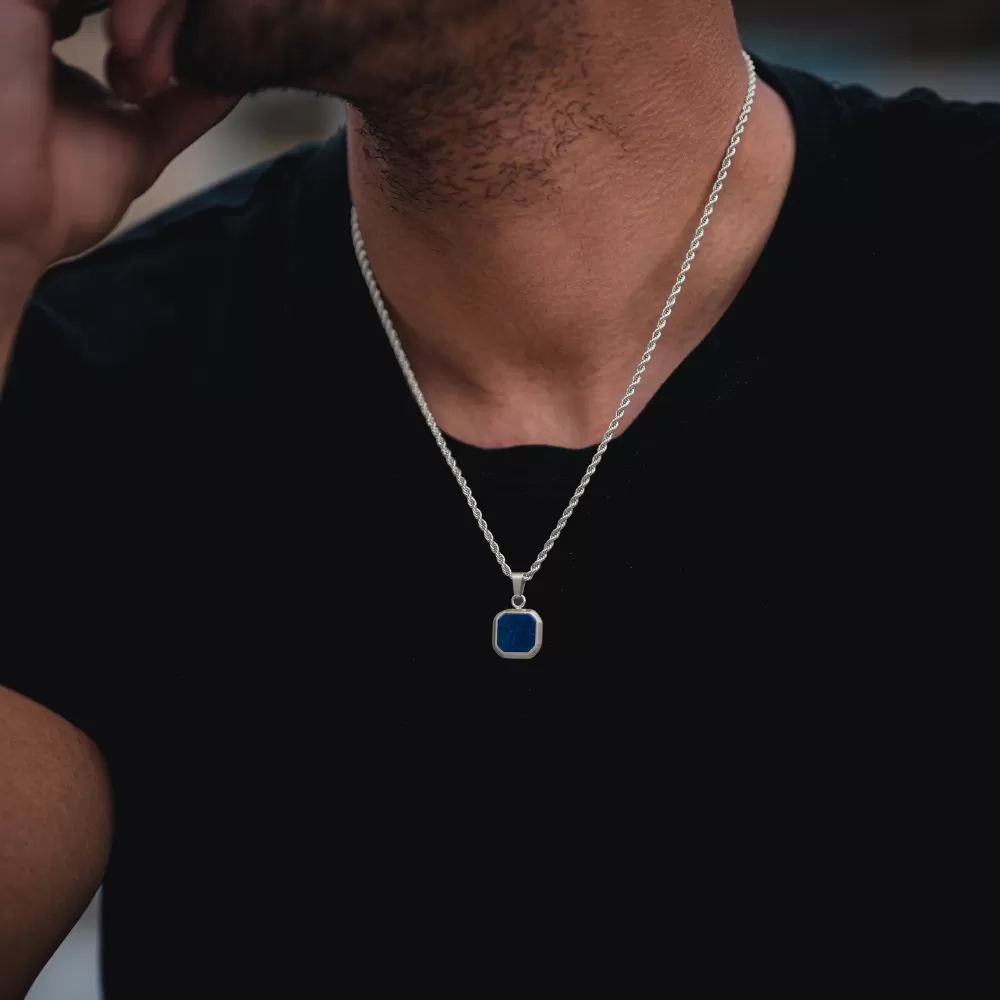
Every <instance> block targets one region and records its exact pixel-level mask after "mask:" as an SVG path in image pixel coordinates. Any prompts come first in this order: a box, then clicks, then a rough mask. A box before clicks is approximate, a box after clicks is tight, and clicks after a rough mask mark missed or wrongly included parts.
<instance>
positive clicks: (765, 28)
mask: <svg viewBox="0 0 1000 1000" xmlns="http://www.w3.org/2000/svg"><path fill="white" fill-rule="evenodd" d="M692 2H694V0H692ZM734 3H735V6H736V12H737V16H738V17H739V20H740V24H741V27H742V30H743V36H744V44H745V45H746V47H747V48H749V49H750V50H751V51H753V52H754V53H756V54H757V55H760V56H762V57H764V58H765V59H768V60H771V61H773V62H779V63H785V64H786V65H791V66H797V67H799V68H802V69H808V70H811V71H812V72H814V73H816V74H817V75H819V76H822V77H824V78H826V79H829V80H837V81H839V82H841V83H863V84H866V85H867V86H869V87H871V88H872V89H874V90H877V91H879V92H881V93H884V94H898V93H901V92H902V91H904V90H907V89H909V88H910V87H914V86H927V87H931V88H933V89H935V90H937V91H939V92H940V93H941V94H943V95H944V96H946V97H950V98H956V99H961V100H970V101H984V100H993V101H1000V4H997V3H996V0H950V2H948V3H941V2H940V0H734ZM61 50H62V51H61V54H62V55H63V56H64V57H66V58H68V59H70V60H71V61H73V62H76V63H78V64H79V65H83V66H85V67H87V68H88V69H90V70H91V71H92V72H98V70H99V67H100V66H101V62H102V54H103V41H102V35H101V31H100V26H99V24H95V23H91V24H89V25H88V26H87V27H86V29H85V30H84V31H83V32H82V33H81V34H80V35H78V36H77V37H76V38H74V39H71V40H70V41H68V42H66V43H64V44H63V45H62V46H61ZM341 121H342V109H341V108H340V106H339V104H338V103H337V102H336V101H325V100H321V99H319V98H316V97H312V96H308V95H295V94H284V93H282V94H267V95H262V96H260V97H256V98H254V99H252V100H248V101H246V102H245V103H244V104H243V106H242V107H241V108H240V109H239V110H238V111H237V112H236V113H235V114H234V115H233V116H232V117H231V118H230V119H229V120H228V121H227V122H226V123H224V124H223V125H222V126H221V127H220V128H219V129H217V130H216V131H215V132H214V133H212V134H211V135H210V136H208V137H206V138H205V139H204V140H202V141H201V142H200V143H199V144H198V145H197V146H195V147H193V148H192V149H191V150H189V151H188V152H187V153H186V154H185V155H184V156H183V157H181V158H180V159H179V160H178V161H177V162H176V163H174V165H173V166H172V167H171V168H170V170H168V172H167V174H166V175H165V176H164V177H163V179H162V180H161V182H160V183H159V184H157V185H156V187H155V188H154V189H153V190H152V191H151V192H150V193H149V194H148V195H146V196H145V197H144V198H143V199H142V200H141V201H140V202H139V203H137V205H136V206H135V208H134V209H133V211H132V213H131V215H130V216H129V218H128V219H127V220H126V224H129V223H131V222H134V221H137V220H138V219H139V218H141V217H143V216H145V215H147V214H149V213H151V212H154V211H156V210H158V209H159V208H162V207H163V206H164V205H166V204H169V203H170V202H172V201H174V200H176V199H177V198H180V197H183V196H184V195H185V194H187V193H189V192H191V191H193V190H196V189H198V188H201V187H204V186H206V185H208V184H211V183H212V182H213V181H215V180H217V179H218V178H220V177H222V176H225V175H226V174H229V173H232V172H233V171H236V170H239V169H241V168H242V167H244V166H247V165H249V164H251V163H254V162H256V161H258V160H261V159H265V158H267V157H270V156H273V155H275V154H276V153H278V152H280V151H281V150H283V149H286V148H288V147H290V146H293V145H296V144H297V143H299V142H303V141H306V140H309V139H313V138H319V137H321V136H324V135H328V134H330V132H332V131H333V130H334V129H336V128H337V126H338V124H339V123H340V122H341ZM97 934H98V920H97V904H96V903H95V905H94V906H92V907H91V908H90V910H89V911H88V913H87V915H86V916H85V917H84V918H83V920H81V922H80V924H79V925H78V927H77V929H76V930H75V931H74V932H73V934H71V935H70V937H69V938H68V939H67V941H66V943H65V944H64V945H63V947H62V948H61V949H60V951H59V953H58V954H57V955H56V956H55V958H54V959H53V960H52V962H50V963H49V965H48V967H47V968H46V970H45V972H44V973H43V974H42V976H41V978H40V979H39V980H38V982H37V983H36V985H35V987H34V989H33V990H32V992H31V993H30V995H29V1000H98V998H99V996H100V992H99V986H98V977H97V945H98V940H97Z"/></svg>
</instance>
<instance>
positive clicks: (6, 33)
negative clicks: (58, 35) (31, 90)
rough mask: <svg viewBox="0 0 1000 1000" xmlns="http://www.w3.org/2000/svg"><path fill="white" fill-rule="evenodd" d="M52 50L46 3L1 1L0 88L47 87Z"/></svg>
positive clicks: (28, 0) (19, 0)
mask: <svg viewBox="0 0 1000 1000" xmlns="http://www.w3.org/2000/svg"><path fill="white" fill-rule="evenodd" d="M51 50H52V26H51V23H50V21H49V10H48V4H47V3H43V2H37V3H36V2H33V0H0V87H2V88H3V89H4V90H5V91H6V90H8V89H9V88H15V89H16V90H18V91H20V90H21V89H22V88H24V87H38V86H43V85H47V84H48V79H49V53H50V52H51Z"/></svg>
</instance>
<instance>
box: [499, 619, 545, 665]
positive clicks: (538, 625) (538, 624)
mask: <svg viewBox="0 0 1000 1000" xmlns="http://www.w3.org/2000/svg"><path fill="white" fill-rule="evenodd" d="M506 615H531V617H532V618H534V619H535V645H534V646H532V648H531V649H530V650H529V651H528V652H527V653H505V652H504V651H503V650H502V649H501V648H500V647H499V646H498V645H497V628H498V627H499V625H500V619H501V618H503V617H505V616H506ZM541 648H542V616H541V615H540V614H539V613H538V612H537V611H532V610H531V608H521V609H520V610H518V609H516V608H507V609H506V610H505V611H501V612H500V613H499V614H498V615H497V616H496V618H494V619H493V650H494V652H495V653H496V654H497V656H500V657H502V658H503V659H505V660H530V659H531V658H532V657H533V656H537V655H538V651H539V650H540V649H541Z"/></svg>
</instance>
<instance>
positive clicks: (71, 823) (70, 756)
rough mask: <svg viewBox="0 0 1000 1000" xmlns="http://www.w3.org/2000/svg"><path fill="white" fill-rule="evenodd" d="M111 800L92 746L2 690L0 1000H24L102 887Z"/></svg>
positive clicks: (45, 712) (61, 723)
mask: <svg viewBox="0 0 1000 1000" xmlns="http://www.w3.org/2000/svg"><path fill="white" fill-rule="evenodd" d="M111 826H112V823H111V790H110V786H109V782H108V777H107V772H106V769H105V765H104V761H103V759H102V757H101V755H100V753H99V752H98V750H97V748H96V747H95V746H94V744H93V743H92V742H91V741H90V740H89V739H87V737H86V736H84V735H83V733H81V732H80V731H79V730H77V729H75V728H74V727H73V726H71V725H70V724H69V723H68V722H65V721H64V720H63V719H61V718H59V717H58V716H57V715H54V714H53V713H52V712H50V711H49V710H48V709H45V708H42V707H41V706H40V705H37V704H35V703H34V702H32V701H29V700H28V699H27V698H23V697H21V696H20V695H18V694H16V693H14V692H13V691H10V690H8V689H7V688H3V687H0V1000H23V997H24V996H25V994H26V993H27V991H28V990H29V988H30V987H31V984H32V983H33V982H34V980H35V978H36V977H37V976H38V973H39V972H41V970H42V968H43V967H44V965H45V963H46V962H47V961H48V960H49V958H50V957H51V955H52V953H53V952H54V951H55V950H56V948H57V947H58V946H59V944H60V942H61V941H62V939H63V938H64V937H65V936H66V935H67V934H68V933H69V931H70V930H71V929H72V927H73V925H74V924H75V923H76V921H77V920H78V919H79V917H80V915H81V914H82V913H83V911H84V910H85V909H86V907H87V904H88V903H89V902H90V900H91V899H92V898H93V895H94V893H95V892H96V891H97V887H98V886H99V885H100V883H101V879H102V878H103V875H104V870H105V867H106V865H107V859H108V852H109V849H110V844H111Z"/></svg>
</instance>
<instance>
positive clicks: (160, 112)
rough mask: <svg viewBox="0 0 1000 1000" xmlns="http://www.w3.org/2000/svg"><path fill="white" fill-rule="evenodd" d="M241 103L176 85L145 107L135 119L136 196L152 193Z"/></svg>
mask: <svg viewBox="0 0 1000 1000" xmlns="http://www.w3.org/2000/svg"><path fill="white" fill-rule="evenodd" d="M239 101H240V99H239V98H233V97H219V96H218V95H215V94H209V93H207V92H206V91H203V90H198V89H196V88H194V87H190V86H188V85H186V84H174V85H173V86H171V87H170V88H169V89H167V90H166V91H164V92H163V93H162V94H159V95H157V96H156V97H154V98H152V99H151V100H149V101H147V102H146V103H145V104H143V106H142V109H141V111H140V113H139V114H137V115H136V116H135V118H134V119H132V127H133V131H134V137H135V155H136V157H137V162H136V163H135V177H136V182H137V185H138V190H137V193H136V197H138V196H139V195H140V194H144V193H145V192H146V191H147V190H149V188H150V187H152V186H153V184H154V183H155V182H156V180H157V179H158V178H159V176H160V174H162V173H163V171H164V170H165V169H166V168H167V167H168V166H169V165H170V163H171V162H172V161H173V160H175V159H176V158H177V157H178V156H179V155H180V154H181V153H183V152H184V150H185V149H187V148H188V147H189V146H191V145H192V144H193V143H194V142H196V141H197V140H198V139H200V138H201V137H202V136H203V135H204V134H205V133H206V132H208V131H210V130H211V129H212V128H214V127H215V126H216V125H218V124H219V122H221V121H222V120H223V119H224V118H225V117H226V116H227V115H228V114H229V113H230V112H231V111H232V110H233V108H235V107H236V105H237V104H239Z"/></svg>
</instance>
